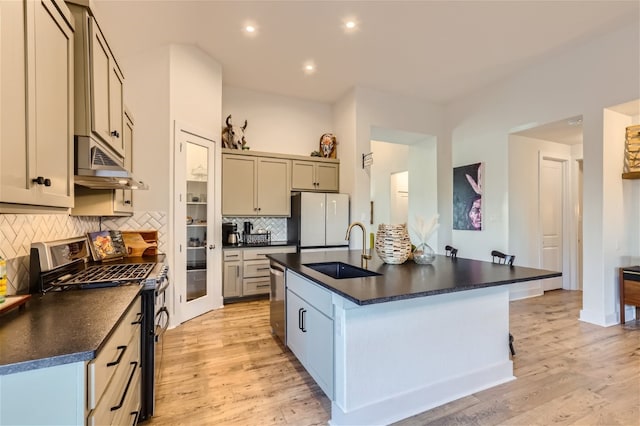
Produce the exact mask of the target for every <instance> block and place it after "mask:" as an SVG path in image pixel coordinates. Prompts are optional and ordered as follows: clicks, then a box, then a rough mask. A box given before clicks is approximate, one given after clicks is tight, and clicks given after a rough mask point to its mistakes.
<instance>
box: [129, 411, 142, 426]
mask: <svg viewBox="0 0 640 426" xmlns="http://www.w3.org/2000/svg"><path fill="white" fill-rule="evenodd" d="M129 414H130V415H131V416H133V423H131V426H136V425H137V424H138V416H139V415H140V411H132V412H131V413H129Z"/></svg>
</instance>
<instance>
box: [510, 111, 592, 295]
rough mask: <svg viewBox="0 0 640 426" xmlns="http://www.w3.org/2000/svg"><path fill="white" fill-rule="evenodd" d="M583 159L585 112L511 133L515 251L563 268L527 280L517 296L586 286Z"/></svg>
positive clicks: (533, 262)
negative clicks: (583, 277)
mask: <svg viewBox="0 0 640 426" xmlns="http://www.w3.org/2000/svg"><path fill="white" fill-rule="evenodd" d="M578 160H582V116H574V117H569V118H566V119H562V120H558V121H555V122H552V123H548V124H545V125H533V126H530V127H528V128H527V129H524V130H522V129H521V128H520V129H518V131H515V132H513V133H511V134H510V135H509V196H508V198H509V201H508V202H509V251H510V252H511V253H513V254H516V255H517V256H519V259H518V260H519V263H520V264H522V265H526V266H533V267H539V268H543V269H550V270H556V271H561V272H562V273H563V276H562V278H561V279H558V280H557V282H554V280H544V281H538V282H532V283H529V284H525V285H522V286H521V287H522V288H519V291H520V293H519V294H518V295H515V296H514V295H513V294H512V299H517V298H522V297H530V296H535V295H540V294H542V293H543V292H544V291H547V290H551V289H555V288H563V289H570V290H576V289H578V288H580V279H579V278H578V277H579V276H581V274H580V273H579V270H580V271H581V268H582V267H581V265H580V264H579V261H578V259H579V258H581V257H582V246H581V244H580V243H579V239H580V241H581V234H582V221H581V220H580V217H579V214H580V212H581V209H579V208H578V206H577V203H578V202H579V201H580V200H581V198H582V188H581V186H579V185H578V170H577V169H578V164H579V163H578ZM547 281H549V282H547Z"/></svg>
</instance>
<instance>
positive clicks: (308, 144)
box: [216, 86, 344, 159]
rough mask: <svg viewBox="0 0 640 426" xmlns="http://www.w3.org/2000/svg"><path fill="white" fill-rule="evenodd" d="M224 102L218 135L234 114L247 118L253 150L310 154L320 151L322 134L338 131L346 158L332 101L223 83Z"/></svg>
mask: <svg viewBox="0 0 640 426" xmlns="http://www.w3.org/2000/svg"><path fill="white" fill-rule="evenodd" d="M222 105H223V106H222V117H221V121H220V122H219V123H217V124H218V127H217V128H216V132H217V133H216V134H217V135H218V136H217V137H218V138H219V135H220V134H221V132H222V129H223V128H224V127H225V119H226V117H227V116H228V115H229V114H231V116H232V122H233V124H234V125H242V124H243V123H244V120H247V129H246V131H245V137H246V140H247V145H248V146H249V147H250V148H251V150H253V151H262V152H276V153H283V154H295V155H306V156H308V155H310V154H311V152H312V151H318V149H319V147H320V136H322V134H324V133H334V134H335V135H336V137H337V139H338V158H339V159H341V158H342V152H341V151H342V147H343V146H344V145H343V141H342V139H343V135H342V134H341V133H340V132H336V131H334V129H333V120H332V115H331V105H329V104H326V103H321V102H314V101H306V100H301V99H295V98H290V97H285V96H279V95H272V94H269V93H263V92H256V91H253V90H248V89H242V88H237V87H231V86H223V88H222Z"/></svg>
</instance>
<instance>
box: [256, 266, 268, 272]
mask: <svg viewBox="0 0 640 426" xmlns="http://www.w3.org/2000/svg"><path fill="white" fill-rule="evenodd" d="M256 269H257V270H258V271H268V270H269V269H271V268H269V267H268V266H267V267H266V268H256Z"/></svg>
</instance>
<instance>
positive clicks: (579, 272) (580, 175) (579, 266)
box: [576, 160, 583, 290]
mask: <svg viewBox="0 0 640 426" xmlns="http://www.w3.org/2000/svg"><path fill="white" fill-rule="evenodd" d="M582 179H583V162H582V160H580V161H578V224H577V226H578V232H577V234H578V256H577V257H578V264H577V269H578V270H577V274H576V275H577V277H578V290H582V211H583V204H582V191H583V186H582Z"/></svg>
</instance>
